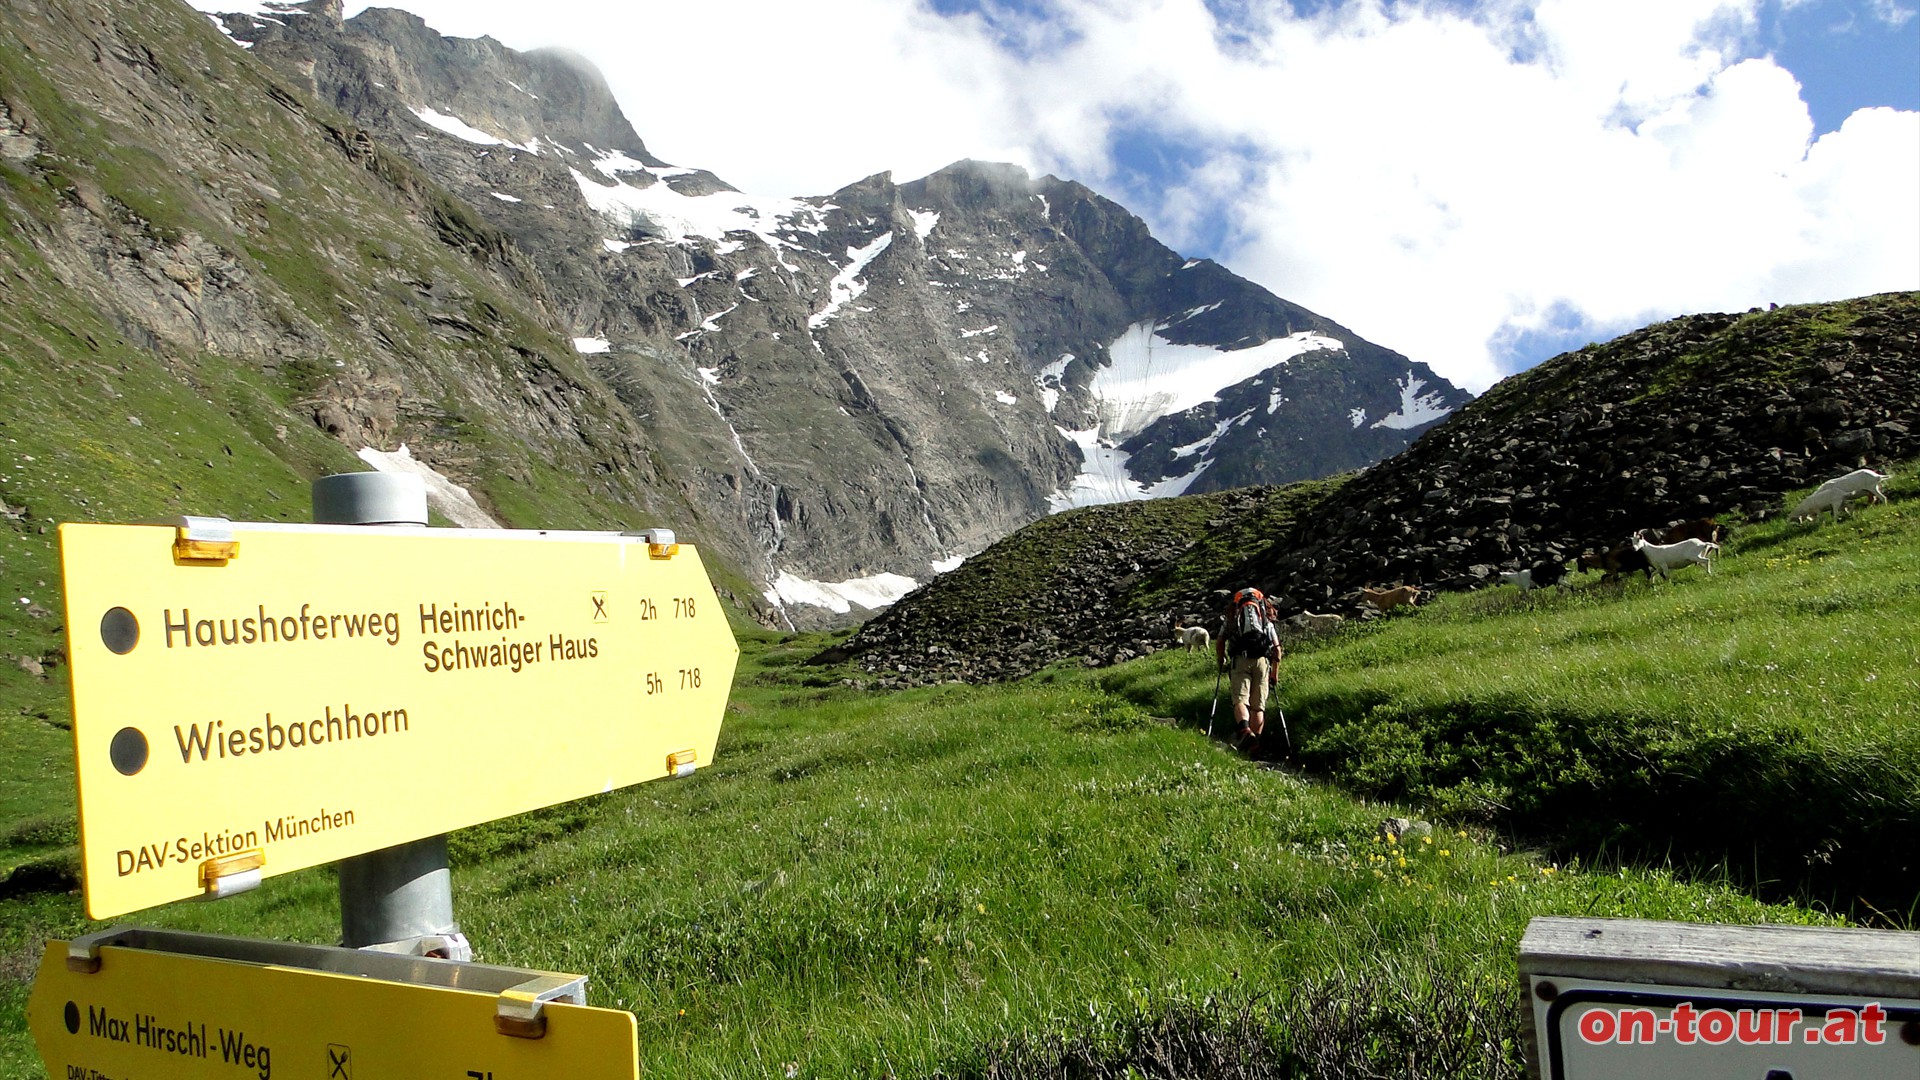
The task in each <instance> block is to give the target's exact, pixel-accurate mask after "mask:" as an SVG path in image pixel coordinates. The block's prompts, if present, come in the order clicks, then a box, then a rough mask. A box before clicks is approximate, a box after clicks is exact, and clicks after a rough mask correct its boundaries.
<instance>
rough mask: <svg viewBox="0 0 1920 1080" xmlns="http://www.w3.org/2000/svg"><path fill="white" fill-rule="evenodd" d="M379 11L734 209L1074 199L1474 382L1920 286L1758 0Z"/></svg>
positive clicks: (1851, 127)
mask: <svg viewBox="0 0 1920 1080" xmlns="http://www.w3.org/2000/svg"><path fill="white" fill-rule="evenodd" d="M195 2H196V3H199V2H201V0H195ZM402 2H403V3H405V6H407V7H409V8H410V9H411V10H415V11H417V12H419V13H420V14H422V15H423V16H424V17H425V18H426V19H427V21H428V22H429V24H431V25H433V26H434V27H436V28H437V29H439V30H441V31H442V32H444V33H450V34H456V35H460V36H477V35H479V34H482V33H486V34H491V35H493V36H495V37H497V38H499V39H500V40H502V41H503V42H505V43H506V44H508V45H510V46H513V47H516V48H531V47H535V46H539V45H543V44H561V45H566V46H569V47H571V48H573V49H575V50H577V51H580V52H582V53H584V54H586V55H587V56H588V57H589V58H590V59H592V60H593V61H594V62H595V63H596V64H597V65H599V66H600V68H601V69H602V70H603V71H604V72H605V73H606V75H607V78H608V81H609V83H610V84H611V85H612V86H613V88H614V90H615V92H616V94H618V95H619V97H620V100H621V102H622V105H623V107H624V108H625V109H626V111H627V113H628V116H629V118H630V119H631V120H632V121H633V123H634V126H635V128H636V130H638V131H639V133H640V135H641V136H642V138H644V139H645V140H646V142H647V145H648V148H649V149H650V150H652V151H653V152H654V153H655V154H657V155H659V156H661V157H663V158H665V159H667V160H669V161H673V162H675V163H676V164H682V165H692V166H697V167H700V168H707V169H711V170H713V171H714V172H716V173H718V174H719V175H721V176H722V177H724V178H726V179H727V180H729V181H730V182H732V183H734V184H736V185H738V186H740V187H742V188H744V189H746V190H748V191H750V192H754V193H762V194H770V195H773V194H778V195H801V194H824V193H826V192H829V191H831V190H834V189H835V188H838V187H839V186H841V185H844V184H847V183H851V182H852V181H854V180H857V179H860V178H862V177H864V176H866V175H869V174H871V173H874V172H878V171H881V170H887V169H890V170H892V171H893V172H894V174H895V177H896V179H900V180H907V179H913V178H916V177H918V176H921V175H924V174H925V173H927V172H930V171H933V170H934V169H937V168H939V167H941V166H942V165H945V164H947V163H948V162H950V161H953V160H955V159H958V158H962V157H975V158H983V159H988V160H1001V161H1011V162H1014V163H1016V164H1020V165H1023V166H1026V167H1028V168H1030V169H1032V170H1034V171H1036V172H1054V173H1056V174H1058V175H1061V176H1063V177H1066V178H1069V179H1076V180H1080V181H1082V182H1083V183H1086V184H1087V185H1088V186H1090V187H1092V188H1094V189H1095V190H1097V191H1100V192H1101V193H1103V194H1105V195H1108V196H1109V197H1111V198H1113V199H1115V200H1116V201H1118V202H1120V203H1122V204H1123V205H1126V206H1127V207H1128V208H1129V209H1132V210H1134V211H1135V212H1137V213H1139V214H1141V215H1142V216H1143V217H1145V218H1146V219H1147V220H1148V223H1149V224H1150V225H1151V226H1152V227H1153V228H1154V230H1155V232H1156V235H1158V236H1160V237H1161V239H1162V240H1164V241H1166V242H1167V243H1169V245H1170V246H1173V247H1175V248H1176V249H1179V250H1181V251H1182V252H1183V253H1185V254H1190V255H1203V256H1211V257H1214V258H1217V259H1219V260H1220V261H1221V262H1223V263H1224V264H1226V265H1227V266H1228V267H1230V268H1231V269H1233V270H1235V271H1236V272H1238V273H1240V274H1242V275H1244V276H1246V277H1249V278H1252V279H1253V280H1256V281H1258V282H1260V283H1261V284H1263V285H1265V286H1267V287H1268V288H1270V289H1272V290H1273V291H1274V292H1276V293H1277V294H1279V295H1281V296H1283V297H1285V298H1287V299H1289V300H1293V301H1295V302H1298V303H1301V304H1304V305H1306V306H1308V307H1310V308H1313V309H1314V310H1316V311H1319V312H1321V313H1322V314H1324V315H1327V316H1328V317H1330V318H1333V319H1335V320H1337V321H1339V322H1342V323H1344V324H1346V325H1347V326H1349V327H1351V328H1352V329H1354V330H1355V331H1357V332H1359V333H1360V334H1362V335H1364V336H1366V337H1368V338H1370V339H1372V340H1374V341H1377V342H1379V343H1380V344H1383V345H1386V346H1389V347H1391V348H1395V349H1398V350H1400V351H1402V352H1404V353H1406V354H1408V355H1409V356H1411V357H1414V358H1415V359H1419V360H1423V361H1426V362H1428V363H1430V364H1432V365H1433V366H1434V367H1435V368H1436V370H1438V371H1440V372H1441V374H1443V375H1445V376H1446V377H1447V378H1449V379H1451V380H1453V381H1455V382H1457V383H1459V384H1461V385H1464V386H1467V387H1469V388H1471V389H1475V390H1478V389H1483V388H1485V387H1486V386H1487V385H1489V384H1490V383H1491V382H1493V381H1494V380H1496V379H1497V378H1499V377H1501V376H1502V375H1504V374H1507V373H1509V372H1510V371H1512V370H1514V369H1515V368H1516V367H1517V366H1521V365H1524V364H1527V363H1531V362H1534V361H1537V360H1538V359H1540V358H1542V356H1543V355H1545V353H1544V352H1543V350H1551V349H1557V348H1560V347H1567V346H1577V345H1579V344H1582V343H1584V341H1585V340H1587V339H1588V337H1591V338H1595V339H1598V338H1604V337H1607V336H1611V335H1612V334H1614V333H1618V332H1620V331H1622V330H1625V329H1629V328H1631V327H1633V326H1637V325H1640V324H1642V323H1644V322H1646V321H1650V320H1652V319H1656V318H1661V317H1665V316H1669V315H1673V314H1679V313H1682V312H1686V311H1694V310H1741V309H1744V308H1747V307H1750V306H1753V305H1758V304H1765V303H1768V302H1780V303H1788V302H1795V301H1805V300H1819V299H1832V298H1838V297H1843V296H1850V295H1857V294H1860V293H1866V292H1875V291H1885V290H1891V289H1915V288H1920V258H1916V255H1915V252H1916V249H1917V248H1920V211H1917V210H1916V208H1915V202H1916V200H1915V199H1914V198H1913V193H1914V192H1915V191H1916V190H1920V113H1915V112H1900V111H1894V110H1891V109H1871V110H1862V111H1859V112H1856V113H1855V114H1854V115H1853V117H1852V118H1851V119H1849V120H1847V121H1846V123H1845V124H1844V125H1842V126H1841V127H1840V129H1839V130H1838V131H1833V132H1830V133H1828V134H1826V135H1823V136H1821V137H1820V138H1819V139H1818V140H1817V141H1816V140H1814V138H1813V135H1814V128H1813V124H1812V121H1811V120H1810V118H1809V115H1808V109H1807V106H1806V104H1805V101H1804V95H1803V94H1802V92H1801V87H1800V85H1799V83H1798V82H1797V81H1796V80H1795V78H1794V76H1793V75H1792V74H1791V73H1790V72H1788V71H1787V70H1785V69H1783V68H1782V67H1780V66H1779V64H1778V63H1777V62H1775V61H1774V60H1772V59H1770V58H1767V57H1765V56H1761V55H1759V53H1760V52H1761V51H1762V50H1760V49H1758V48H1757V47H1756V39H1757V38H1758V37H1759V33H1760V32H1759V26H1760V21H1759V20H1760V17H1761V15H1762V5H1763V2H1764V0H1612V2H1609V3H1606V4H1595V3H1592V2H1591V0H1484V2H1481V3H1477V4H1464V3H1461V2H1460V0H1399V2H1389V0H1343V2H1330V3H1317V4H1301V5H1298V7H1299V8H1300V9H1302V10H1304V11H1305V13H1304V14H1303V13H1301V10H1296V5H1294V4H1289V3H1287V2H1285V0H1235V2H1233V3H1218V2H1215V3H1206V2H1203V0H1054V2H1052V3H1049V4H1046V5H1035V4H1029V3H1023V2H1018V0H1007V2H1003V0H979V2H977V3H975V4H973V5H971V6H969V7H968V8H967V9H966V10H964V11H961V12H959V13H950V14H941V13H939V12H938V11H936V10H935V8H934V7H931V6H928V5H927V4H925V3H920V4H914V3H903V2H900V0H819V2H816V3H808V4H793V3H791V2H789V0H709V2H706V3H702V4H666V3H659V2H654V0H648V2H643V3H637V4H631V3H622V4H615V3H588V2H586V0H547V2H546V3H543V4H540V5H537V6H535V5H524V4H520V3H517V2H515V3H504V2H492V0H411V2H407V0H402ZM955 6H956V4H955V3H954V2H951V0H949V2H943V3H942V4H940V9H941V10H948V11H950V10H951V9H953V8H954V7H955ZM1875 9H1876V11H1877V12H1878V14H1879V17H1880V18H1882V19H1883V20H1884V21H1887V22H1888V23H1889V24H1894V25H1897V22H1898V21H1899V20H1902V19H1904V18H1909V17H1911V8H1910V7H1907V6H1903V5H1902V4H1899V3H1894V2H1889V0H1876V3H1875ZM351 10H353V9H351V8H350V9H349V11H350V12H351Z"/></svg>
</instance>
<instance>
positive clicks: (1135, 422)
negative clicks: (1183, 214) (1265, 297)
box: [1091, 309, 1345, 442]
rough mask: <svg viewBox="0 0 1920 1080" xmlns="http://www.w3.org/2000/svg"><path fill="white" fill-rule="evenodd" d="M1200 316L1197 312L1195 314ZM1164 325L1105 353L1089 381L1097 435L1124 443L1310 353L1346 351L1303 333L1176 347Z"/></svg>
mask: <svg viewBox="0 0 1920 1080" xmlns="http://www.w3.org/2000/svg"><path fill="white" fill-rule="evenodd" d="M1196 310H1199V309H1196ZM1164 328H1165V324H1156V323H1151V322H1141V323H1135V324H1133V325H1132V326H1131V327H1128V328H1127V332H1126V333H1125V334H1123V335H1121V337H1120V339H1119V340H1118V341H1115V342H1114V343H1113V344H1112V345H1110V346H1108V347H1107V355H1108V357H1109V358H1110V359H1111V361H1112V362H1111V363H1110V364H1108V365H1107V366H1106V367H1103V368H1100V369H1099V370H1097V371H1095V372H1094V375H1093V384H1092V387H1091V389H1092V391H1093V398H1094V401H1095V409H1096V412H1097V415H1098V416H1099V417H1100V429H1099V430H1100V434H1101V435H1102V436H1103V437H1105V438H1107V439H1109V440H1111V441H1113V442H1121V441H1124V440H1125V439H1126V438H1127V437H1128V436H1130V435H1133V434H1135V433H1136V432H1139V431H1142V430H1144V429H1145V428H1146V426H1147V425H1148V424H1151V423H1153V422H1154V421H1155V420H1158V419H1160V418H1161V417H1163V416H1169V415H1171V414H1173V413H1177V412H1185V411H1186V410H1188V409H1191V408H1193V407H1194V406H1195V405H1199V404H1201V403H1202V402H1206V401H1212V400H1213V399H1214V398H1215V397H1217V396H1218V395H1219V393H1220V391H1222V390H1224V389H1226V388H1227V387H1229V386H1233V385H1235V384H1236V383H1241V382H1245V381H1246V380H1248V379H1250V378H1252V377H1254V376H1255V375H1258V374H1260V373H1261V372H1263V371H1266V370H1268V369H1269V368H1273V367H1277V366H1279V365H1281V364H1284V363H1286V362H1287V361H1288V360H1291V359H1293V358H1294V357H1296V356H1299V355H1301V354H1302V353H1305V352H1310V351H1312V350H1314V349H1341V348H1345V346H1344V345H1342V344H1341V343H1340V342H1338V341H1336V340H1334V339H1333V338H1330V337H1327V336H1325V335H1323V334H1316V333H1312V332H1310V331H1305V332H1302V333H1298V334H1293V335H1291V336H1288V337H1283V338H1274V339H1273V340H1271V341H1266V342H1263V343H1261V344H1259V345H1255V346H1253V347H1252V348H1247V349H1232V350H1227V349H1219V348H1215V347H1214V346H1212V345H1176V344H1174V343H1173V342H1171V341H1168V340H1167V339H1166V338H1164V337H1161V336H1160V334H1159V331H1160V330H1162V329H1164Z"/></svg>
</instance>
